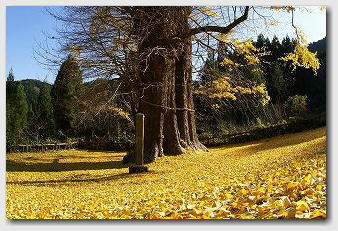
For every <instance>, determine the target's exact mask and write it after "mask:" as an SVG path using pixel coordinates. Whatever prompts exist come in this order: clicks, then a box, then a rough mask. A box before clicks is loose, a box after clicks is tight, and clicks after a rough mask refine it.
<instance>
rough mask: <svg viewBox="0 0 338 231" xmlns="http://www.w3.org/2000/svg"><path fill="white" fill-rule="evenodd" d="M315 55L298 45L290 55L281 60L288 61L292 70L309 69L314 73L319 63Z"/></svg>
mask: <svg viewBox="0 0 338 231" xmlns="http://www.w3.org/2000/svg"><path fill="white" fill-rule="evenodd" d="M316 55H317V53H316V52H315V53H312V52H311V51H309V49H308V47H307V46H305V45H300V44H298V45H297V46H296V47H295V50H294V51H293V52H292V53H289V54H287V55H286V56H285V57H282V58H281V60H284V61H289V62H290V63H291V65H292V66H293V69H296V68H297V67H304V68H306V69H310V68H311V69H313V70H314V71H317V70H318V69H319V66H320V63H319V60H318V58H317V57H316Z"/></svg>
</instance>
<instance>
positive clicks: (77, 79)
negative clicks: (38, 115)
mask: <svg viewBox="0 0 338 231" xmlns="http://www.w3.org/2000/svg"><path fill="white" fill-rule="evenodd" d="M81 85H82V72H81V70H80V68H79V66H78V64H77V62H76V58H75V57H74V56H68V58H67V59H66V61H65V62H64V63H63V64H62V65H61V67H60V70H59V72H58V74H57V76H56V79H55V83H54V86H53V88H52V92H51V95H52V102H53V110H54V118H55V125H56V128H57V130H59V131H61V132H63V133H65V134H67V135H72V134H73V129H74V120H75V115H76V113H77V111H78V102H77V99H78V95H79V93H80V89H81Z"/></svg>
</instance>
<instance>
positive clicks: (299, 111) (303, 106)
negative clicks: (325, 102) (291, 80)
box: [284, 95, 308, 117]
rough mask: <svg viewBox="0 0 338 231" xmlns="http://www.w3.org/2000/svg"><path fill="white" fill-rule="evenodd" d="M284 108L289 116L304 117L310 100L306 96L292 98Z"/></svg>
mask: <svg viewBox="0 0 338 231" xmlns="http://www.w3.org/2000/svg"><path fill="white" fill-rule="evenodd" d="M284 106H285V109H286V112H287V113H288V115H289V116H299V117H303V116H305V114H306V113H307V111H308V98H307V96H306V95H294V96H290V97H289V98H288V100H287V101H286V102H285V104H284Z"/></svg>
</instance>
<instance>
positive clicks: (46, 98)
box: [38, 84, 55, 138]
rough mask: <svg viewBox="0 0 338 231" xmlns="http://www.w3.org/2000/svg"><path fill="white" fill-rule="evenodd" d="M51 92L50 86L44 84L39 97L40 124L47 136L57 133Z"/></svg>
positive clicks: (43, 133)
mask: <svg viewBox="0 0 338 231" xmlns="http://www.w3.org/2000/svg"><path fill="white" fill-rule="evenodd" d="M50 92H51V88H50V86H49V85H47V84H43V85H42V86H41V88H40V93H39V98H38V115H39V118H38V121H39V124H41V130H42V131H41V133H42V135H44V136H45V137H46V138H48V137H51V136H53V134H55V131H54V129H55V123H54V113H53V104H52V97H51V94H50Z"/></svg>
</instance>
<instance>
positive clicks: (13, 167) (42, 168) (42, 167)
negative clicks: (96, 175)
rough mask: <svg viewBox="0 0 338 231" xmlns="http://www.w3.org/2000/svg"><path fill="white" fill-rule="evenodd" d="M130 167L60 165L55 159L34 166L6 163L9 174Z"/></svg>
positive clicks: (113, 163)
mask: <svg viewBox="0 0 338 231" xmlns="http://www.w3.org/2000/svg"><path fill="white" fill-rule="evenodd" d="M129 166H130V165H128V164H124V163H123V162H122V161H106V162H73V163H59V159H55V160H54V161H53V163H33V164H30V163H23V162H16V161H13V160H7V161H6V171H8V172H60V171H75V170H102V169H119V168H128V167H129Z"/></svg>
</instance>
